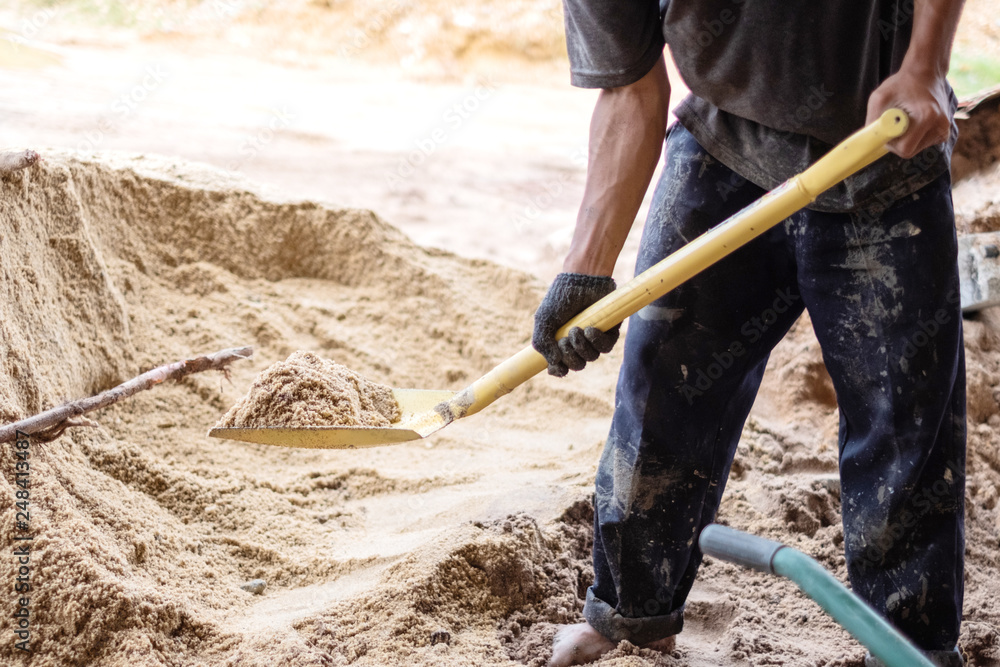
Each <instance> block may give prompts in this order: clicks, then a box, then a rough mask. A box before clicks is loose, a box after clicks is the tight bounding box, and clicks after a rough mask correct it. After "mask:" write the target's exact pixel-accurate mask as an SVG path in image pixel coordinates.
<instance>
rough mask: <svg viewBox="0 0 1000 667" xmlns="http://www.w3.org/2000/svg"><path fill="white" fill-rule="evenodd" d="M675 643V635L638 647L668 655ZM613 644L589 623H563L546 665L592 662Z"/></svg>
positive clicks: (611, 647)
mask: <svg viewBox="0 0 1000 667" xmlns="http://www.w3.org/2000/svg"><path fill="white" fill-rule="evenodd" d="M676 643H677V642H676V637H664V638H663V639H657V640H656V641H655V642H649V643H648V644H643V645H642V646H641V647H640V648H645V649H649V650H651V651H657V652H659V653H663V654H664V655H669V654H671V653H673V651H674V647H675V646H676ZM615 646H617V644H615V643H614V642H612V641H611V640H609V639H607V638H606V637H605V636H604V635H602V634H601V633H599V632H598V631H597V630H595V629H594V628H592V627H590V623H577V624H575V625H564V626H562V627H561V628H559V631H558V632H557V633H556V638H555V639H554V640H553V642H552V658H551V659H550V660H549V664H548V667H569V665H582V664H585V663H588V662H593V661H594V660H597V659H598V658H600V657H601V656H602V655H604V654H605V653H607V652H608V651H610V650H611V649H613V648H615Z"/></svg>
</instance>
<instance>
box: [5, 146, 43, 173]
mask: <svg viewBox="0 0 1000 667" xmlns="http://www.w3.org/2000/svg"><path fill="white" fill-rule="evenodd" d="M41 159H42V158H41V157H40V156H39V155H38V153H36V152H35V151H32V150H27V151H0V176H3V175H4V174H10V173H13V172H15V171H20V170H21V169H26V168H27V167H30V166H31V165H33V164H35V163H36V162H38V161H39V160H41Z"/></svg>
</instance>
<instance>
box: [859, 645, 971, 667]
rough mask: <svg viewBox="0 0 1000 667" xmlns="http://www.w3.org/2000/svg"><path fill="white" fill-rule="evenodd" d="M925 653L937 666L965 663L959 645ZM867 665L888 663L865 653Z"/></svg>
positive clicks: (876, 666) (874, 666) (958, 666)
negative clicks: (947, 649)
mask: <svg viewBox="0 0 1000 667" xmlns="http://www.w3.org/2000/svg"><path fill="white" fill-rule="evenodd" d="M924 655H925V656H927V659H928V660H930V661H931V663H933V664H934V665H935V667H962V666H963V665H964V664H965V662H964V661H963V660H962V654H961V653H959V652H958V648H957V647H956V648H955V650H954V651H924ZM865 667H886V665H885V663H884V662H882V661H881V660H879V659H878V658H876V657H875V656H873V655H872V654H871V653H868V654H866V655H865Z"/></svg>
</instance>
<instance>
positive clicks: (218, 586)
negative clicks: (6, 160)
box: [0, 152, 1000, 667]
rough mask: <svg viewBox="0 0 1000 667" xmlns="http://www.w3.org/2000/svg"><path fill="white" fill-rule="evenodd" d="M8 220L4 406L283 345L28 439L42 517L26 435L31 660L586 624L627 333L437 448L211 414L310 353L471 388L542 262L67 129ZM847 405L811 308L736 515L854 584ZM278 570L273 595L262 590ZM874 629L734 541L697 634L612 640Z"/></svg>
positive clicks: (20, 412)
mask: <svg viewBox="0 0 1000 667" xmlns="http://www.w3.org/2000/svg"><path fill="white" fill-rule="evenodd" d="M0 238H2V242H0V266H2V267H3V272H4V280H3V281H2V283H0V285H2V286H0V290H3V294H2V298H3V303H4V304H5V305H6V308H5V316H4V318H0V349H2V352H3V353H2V354H0V414H2V415H3V417H4V419H5V420H11V419H16V418H21V417H24V416H27V415H29V414H32V413H35V412H37V411H40V410H42V409H45V408H47V407H50V406H52V405H54V404H56V403H59V402H62V401H63V400H64V399H67V398H73V397H78V396H82V395H87V394H91V393H94V392H96V391H100V390H102V389H106V388H108V387H110V386H112V385H113V384H116V383H118V382H121V381H123V380H125V379H127V378H128V377H131V376H132V375H135V374H137V373H138V372H140V371H141V370H143V369H145V368H148V367H151V366H154V365H158V364H160V363H163V362H165V361H171V360H174V359H179V358H184V357H186V356H191V355H192V354H197V353H203V352H210V351H214V350H215V349H221V348H225V347H233V346H237V345H242V344H253V345H255V346H256V348H257V353H256V356H255V358H254V360H253V361H252V362H250V363H245V364H239V365H236V366H234V367H233V369H232V384H227V383H226V382H225V381H224V379H223V378H222V376H204V375H196V376H189V377H188V378H186V379H184V380H183V381H182V382H179V383H174V384H170V385H164V386H160V387H157V388H156V389H154V390H153V391H149V392H143V393H141V394H139V395H136V396H135V397H133V398H132V399H129V400H128V401H125V402H123V403H120V404H118V405H115V406H113V407H111V408H109V409H106V410H104V411H102V412H100V413H96V414H95V415H94V417H95V418H96V419H97V421H98V422H99V426H98V427H96V428H93V429H78V430H75V431H70V432H69V433H68V434H67V435H64V436H63V437H62V438H60V439H59V440H56V441H54V442H52V443H48V444H43V443H37V442H35V443H32V444H31V455H30V456H31V459H30V460H31V486H30V489H31V498H30V503H31V517H30V522H29V526H28V527H27V529H26V530H21V528H19V527H18V526H17V525H16V522H15V513H14V511H13V508H14V506H15V505H14V504H15V502H16V495H15V493H16V491H17V487H16V486H15V484H14V470H15V468H14V463H15V460H14V453H13V451H14V450H13V449H11V448H9V447H5V448H3V449H2V450H0V480H2V481H0V507H2V508H3V509H2V514H0V551H2V552H3V553H4V554H8V556H7V557H3V558H0V578H3V580H5V581H14V579H15V576H16V568H17V567H18V565H17V564H16V562H15V559H14V558H13V557H10V556H9V554H11V553H13V548H14V546H15V543H14V541H13V538H14V536H16V535H31V536H32V538H33V539H32V541H31V574H30V577H31V586H32V589H31V596H30V613H31V616H30V618H31V625H30V628H31V639H30V645H31V649H32V651H33V653H32V654H31V656H28V655H27V654H25V653H23V652H21V651H19V650H17V649H16V648H15V646H14V642H13V641H10V640H9V638H11V637H13V635H12V631H13V617H12V616H11V615H10V614H3V615H0V635H2V636H4V637H7V638H8V641H5V642H0V661H2V662H3V664H11V665H31V666H32V667H39V666H48V665H74V664H100V665H108V666H112V667H114V666H116V665H122V666H124V665H129V666H130V667H135V666H146V665H150V666H152V665H209V666H212V667H215V666H220V667H221V666H222V665H241V666H243V665H246V666H252V665H261V666H262V667H263V666H264V665H268V666H270V665H274V664H282V665H303V666H305V665H348V664H352V665H373V666H375V665H377V666H379V667H392V666H396V665H399V666H402V665H407V666H409V665H435V666H439V665H455V666H458V665H473V664H474V665H496V666H501V665H504V666H510V665H517V664H529V665H534V666H536V667H537V666H538V665H542V664H544V662H545V661H546V660H547V658H548V652H549V643H550V640H551V637H552V634H553V633H554V631H555V626H556V625H557V624H559V623H566V622H574V621H578V620H580V618H581V617H580V611H581V609H582V603H583V597H584V595H585V591H586V588H587V586H588V585H589V584H590V581H591V579H590V578H591V576H592V573H591V571H590V541H591V528H590V523H591V521H592V509H591V506H590V502H589V497H590V493H591V490H592V484H593V474H594V470H595V466H596V462H597V458H598V456H599V454H600V450H601V446H602V440H603V438H604V435H605V434H606V430H607V425H608V418H609V416H610V414H611V408H612V404H613V389H614V380H615V375H616V370H617V363H618V362H619V361H620V354H621V349H620V348H621V346H619V349H617V350H616V351H615V352H614V353H613V354H612V355H611V356H610V358H608V359H605V360H602V361H599V362H597V363H595V364H594V365H593V366H592V367H591V368H589V369H588V370H587V372H586V373H583V374H579V375H574V376H572V377H570V378H568V379H563V380H556V379H553V378H548V377H541V378H537V379H535V380H532V381H531V382H529V383H528V384H527V385H525V386H524V387H521V388H519V389H518V390H517V391H515V392H514V393H512V394H511V395H510V396H507V397H505V398H504V399H502V400H501V401H498V402H497V403H496V404H495V405H494V406H492V407H491V408H490V410H488V411H485V412H484V413H482V414H479V415H475V416H473V417H470V418H468V419H466V420H460V421H459V422H456V423H455V424H452V425H450V426H449V427H448V428H447V429H446V430H445V431H442V433H441V434H439V435H437V436H435V437H434V438H433V439H431V440H428V441H426V442H418V443H413V444H407V445H399V446H394V447H385V448H374V449H370V450H357V451H340V450H331V451H325V450H297V449H290V448H277V447H267V446H264V445H248V444H244V443H234V442H230V441H220V440H214V439H210V438H207V437H206V436H205V431H206V430H207V429H208V427H209V426H210V425H211V424H213V423H215V422H217V421H218V420H219V419H220V418H221V417H222V416H223V415H224V414H225V413H226V411H227V410H228V409H229V408H230V406H232V405H233V404H234V403H235V402H236V401H237V400H238V399H239V398H240V396H241V395H243V394H244V393H245V392H246V391H247V389H248V388H249V387H250V386H251V384H252V382H253V378H254V376H255V375H256V374H257V373H258V372H259V371H260V370H262V369H264V368H266V367H268V366H270V365H271V364H273V363H275V362H278V361H280V360H283V359H286V358H288V357H289V355H291V354H292V353H293V352H295V351H296V350H305V351H309V352H311V353H312V354H314V355H317V356H319V357H326V358H331V357H332V358H336V359H337V360H338V361H339V362H341V363H343V364H345V365H346V366H348V367H350V368H353V369H356V370H357V372H359V373H361V374H363V375H364V376H365V377H367V378H371V379H372V380H373V381H376V382H382V383H386V384H388V385H391V386H404V387H405V386H415V387H426V388H433V387H440V388H453V389H457V388H461V387H462V386H463V385H465V384H467V383H468V382H469V381H470V380H471V379H473V378H475V377H477V376H478V375H479V374H481V373H483V372H484V371H486V370H488V369H489V368H490V367H492V365H493V364H495V363H496V362H498V361H500V360H502V359H503V358H505V357H507V356H508V355H509V354H511V353H513V352H515V351H516V350H518V349H520V348H521V347H522V346H524V345H525V344H527V342H528V338H529V335H530V331H531V316H532V311H533V309H534V307H535V306H536V305H537V303H538V301H539V299H540V297H541V294H542V288H543V286H542V285H541V284H540V283H539V282H538V281H537V280H535V279H534V278H532V277H530V276H528V275H526V274H524V273H520V272H516V271H513V270H509V269H505V268H502V267H499V266H496V265H494V264H491V263H488V262H484V261H470V260H465V259H462V258H459V257H456V256H453V255H450V254H448V253H444V252H442V251H436V250H430V249H424V248H420V247H418V246H415V245H414V244H413V243H411V242H410V241H409V240H408V239H407V238H406V237H404V236H403V235H402V234H400V233H399V232H398V231H396V230H395V229H394V228H392V227H391V226H390V225H388V224H386V223H385V222H383V221H382V220H380V219H379V218H378V217H377V216H376V215H374V214H372V213H370V212H368V211H360V210H339V209H333V208H328V207H324V206H320V205H318V204H315V203H311V202H302V201H287V200H283V199H282V198H280V197H277V196H275V195H273V194H270V193H265V192H263V191H260V190H259V189H257V188H255V187H253V186H251V185H250V184H248V183H246V182H243V181H239V180H233V177H231V176H228V175H225V174H222V173H221V172H218V171H215V170H212V169H208V168H203V167H198V166H195V165H190V164H184V163H179V162H174V161H169V160H164V159H153V158H148V157H138V156H122V155H102V156H94V157H79V156H77V157H74V156H70V155H67V154H58V153H52V152H49V153H47V154H46V155H45V161H44V162H43V163H41V164H40V165H37V166H35V167H32V168H31V169H29V170H27V171H25V172H21V173H18V174H14V175H11V176H7V177H4V178H3V179H2V180H0ZM498 286H502V289H498ZM966 325H967V353H968V366H969V396H970V398H969V401H970V412H969V434H970V438H969V484H968V495H967V507H968V549H967V575H966V577H967V579H966V582H967V591H968V593H967V599H966V608H965V616H966V618H965V623H964V626H963V627H964V629H963V634H962V638H961V648H962V650H963V651H964V652H965V654H966V655H967V657H968V664H969V665H971V666H974V667H981V666H984V665H995V664H998V661H1000V635H998V629H1000V604H998V602H997V600H1000V558H998V555H997V553H998V552H997V534H998V529H1000V509H998V507H997V504H998V503H997V500H998V496H1000V456H998V455H997V452H998V451H1000V435H998V429H997V426H1000V316H998V315H997V314H996V313H994V312H993V311H987V312H985V313H983V314H982V315H981V316H979V317H977V318H975V319H971V320H968V321H967V322H966ZM402 332H405V335H403V333H402ZM300 358H301V357H300ZM310 363H311V362H310ZM836 428H837V418H836V405H835V401H834V398H833V392H832V387H831V386H830V381H829V378H828V376H827V375H826V373H825V370H824V368H823V364H822V359H821V356H820V352H819V347H818V345H817V344H816V341H815V338H814V337H813V334H812V331H811V327H810V325H809V322H808V320H805V319H803V320H802V321H801V322H799V323H798V324H797V325H796V326H795V328H794V329H793V331H792V332H791V333H790V335H789V337H788V338H787V340H785V341H784V342H783V343H782V344H781V345H780V346H779V347H778V348H777V349H776V350H775V352H774V355H773V357H772V361H771V367H770V369H769V371H768V373H767V376H766V378H765V386H764V389H763V391H762V395H761V399H760V401H759V402H758V405H757V406H756V407H755V410H754V413H753V414H752V416H751V419H750V420H749V422H748V424H747V426H746V428H745V430H744V434H743V439H742V441H741V443H740V446H739V451H738V456H737V463H736V465H735V466H734V468H733V473H732V478H731V480H730V482H729V487H728V490H727V494H726V497H725V500H724V503H723V508H722V514H721V516H720V519H721V520H722V521H725V522H726V523H728V524H729V525H732V526H734V527H736V528H740V529H743V530H748V531H751V532H755V533H757V534H760V535H763V536H766V537H769V538H772V539H778V540H782V541H784V542H786V543H788V544H790V545H792V546H795V547H796V548H799V549H801V550H803V551H805V552H806V553H809V554H810V555H812V556H813V557H815V558H817V559H819V560H820V562H822V563H823V564H824V565H825V566H826V567H828V568H829V569H830V570H831V571H833V572H834V573H835V574H836V575H837V576H838V577H840V578H841V579H844V578H845V568H844V559H843V555H842V547H843V532H842V529H841V526H840V520H839V512H840V496H839V483H838V479H837V446H836ZM251 579H264V580H265V581H266V582H267V587H266V589H265V592H264V593H263V594H262V595H260V596H255V595H253V594H251V593H250V592H247V591H245V590H242V589H241V588H240V584H242V583H245V582H247V581H249V580H251ZM863 654H864V649H863V648H862V647H860V646H859V645H858V644H857V643H856V642H854V641H853V640H851V639H850V638H849V637H848V636H847V635H846V633H844V632H843V631H842V630H841V629H840V628H839V626H837V625H836V624H835V623H834V622H833V621H831V620H830V619H829V618H827V617H826V616H825V615H824V614H823V613H822V612H821V611H820V610H819V608H818V607H816V606H815V604H814V603H812V602H811V601H810V600H808V599H806V598H804V597H803V596H802V595H801V594H800V593H799V592H797V590H796V589H795V588H794V586H792V585H791V584H789V583H788V582H787V581H783V580H780V579H777V578H775V577H769V576H766V575H763V574H760V573H753V572H747V571H745V570H742V569H739V568H737V567H736V566H733V565H729V564H725V563H721V562H719V561H713V560H711V559H709V560H707V562H706V564H705V567H704V569H703V572H702V576H701V577H700V580H699V582H698V584H697V586H696V588H695V590H694V592H693V593H692V596H691V599H690V602H689V606H688V615H687V620H686V625H685V631H684V633H682V635H681V636H680V637H679V640H678V645H677V649H676V651H675V652H674V654H673V655H672V656H658V655H655V654H652V653H650V652H648V651H643V650H640V649H638V648H636V647H634V646H631V645H629V644H628V643H627V642H624V643H622V644H621V645H620V646H619V647H618V648H617V649H616V650H615V651H613V652H612V653H611V654H609V655H607V656H605V657H604V658H603V659H602V660H600V661H599V663H598V664H601V665H608V666H611V665H613V666H615V667H624V666H626V665H627V666H629V667H639V666H643V665H670V666H672V667H677V666H680V665H687V666H692V667H700V666H704V667H708V666H709V665H712V666H715V667H719V666H724V667H728V666H734V667H735V666H736V665H747V664H750V665H778V664H780V665H789V666H803V667H804V666H806V665H809V666H812V665H838V666H840V667H861V665H862V656H863Z"/></svg>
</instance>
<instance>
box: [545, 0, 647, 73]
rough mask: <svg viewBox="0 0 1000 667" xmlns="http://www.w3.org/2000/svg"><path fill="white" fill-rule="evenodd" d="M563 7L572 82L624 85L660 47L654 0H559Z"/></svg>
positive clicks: (641, 70)
mask: <svg viewBox="0 0 1000 667" xmlns="http://www.w3.org/2000/svg"><path fill="white" fill-rule="evenodd" d="M563 9H564V14H565V17H566V49H567V51H568V52H569V63H570V83H572V84H573V85H574V86H577V87H579V88H617V87H619V86H627V85H628V84H630V83H635V82H636V81H638V80H639V79H641V78H642V77H644V76H645V75H646V74H647V73H648V72H649V70H650V69H652V68H653V65H655V64H656V61H657V60H659V58H660V55H661V54H662V53H663V46H664V41H663V23H662V21H661V19H660V5H659V1H658V0H563Z"/></svg>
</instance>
